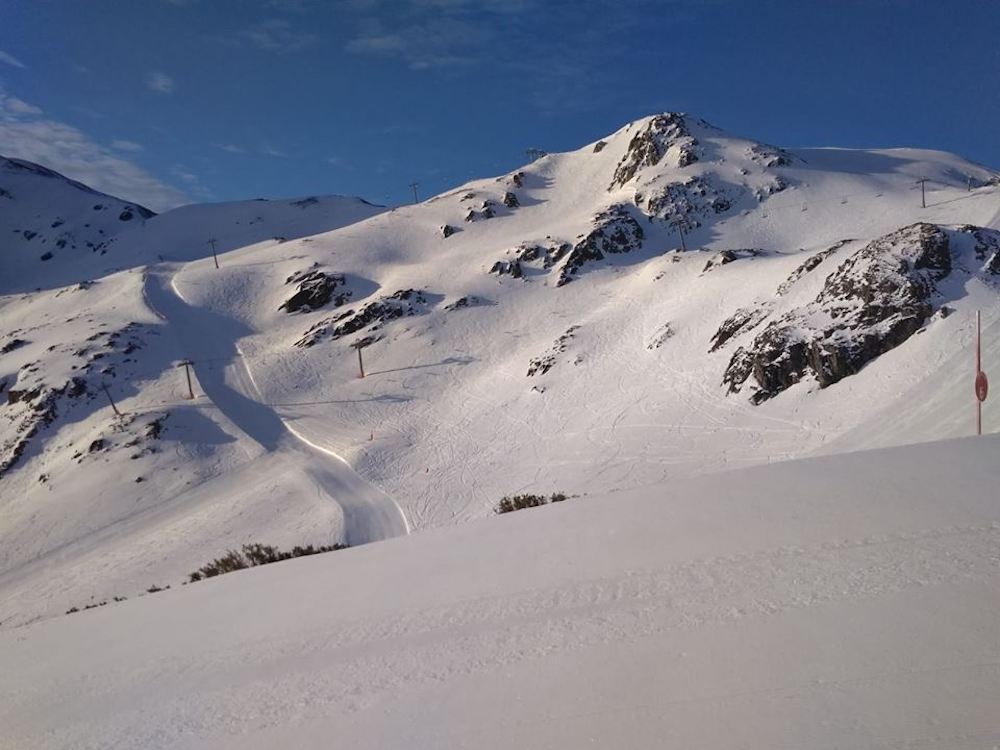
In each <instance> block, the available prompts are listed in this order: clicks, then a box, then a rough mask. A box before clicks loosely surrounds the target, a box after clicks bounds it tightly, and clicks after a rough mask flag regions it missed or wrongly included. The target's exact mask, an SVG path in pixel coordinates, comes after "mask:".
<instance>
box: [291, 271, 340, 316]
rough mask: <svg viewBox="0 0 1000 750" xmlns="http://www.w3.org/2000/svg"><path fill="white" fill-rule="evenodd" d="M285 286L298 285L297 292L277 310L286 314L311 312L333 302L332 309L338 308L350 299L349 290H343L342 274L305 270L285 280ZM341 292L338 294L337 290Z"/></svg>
mask: <svg viewBox="0 0 1000 750" xmlns="http://www.w3.org/2000/svg"><path fill="white" fill-rule="evenodd" d="M285 283H286V284H295V283H298V285H299V286H298V290H297V291H296V292H295V294H293V295H292V296H291V297H289V298H288V299H287V300H285V301H284V302H283V303H282V304H281V306H280V307H278V309H279V310H284V311H285V312H288V313H295V312H311V311H312V310H319V309H320V308H322V307H326V306H327V305H328V304H330V302H331V301H332V302H333V306H334V307H340V306H341V305H343V304H345V303H346V302H347V301H348V300H349V299H350V297H351V291H350V290H349V289H343V286H344V284H345V279H344V275H343V274H339V273H323V272H322V271H316V270H306V271H300V272H298V273H295V274H292V275H291V276H289V277H288V278H287V279H285ZM338 289H341V290H342V291H340V292H338V291H337V290H338Z"/></svg>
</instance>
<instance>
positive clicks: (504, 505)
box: [493, 492, 569, 515]
mask: <svg viewBox="0 0 1000 750" xmlns="http://www.w3.org/2000/svg"><path fill="white" fill-rule="evenodd" d="M567 498H569V495H566V494H565V493H563V492H553V493H552V494H551V495H549V496H548V497H546V496H545V495H513V496H510V497H508V496H504V497H502V498H500V502H499V503H497V504H496V507H495V508H494V509H493V512H494V513H496V514H497V515H500V514H501V513H513V512H514V511H515V510H524V509H525V508H537V507H539V506H540V505H548V504H549V503H561V502H562V501H563V500H566V499H567Z"/></svg>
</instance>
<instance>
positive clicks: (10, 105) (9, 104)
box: [0, 93, 42, 115]
mask: <svg viewBox="0 0 1000 750" xmlns="http://www.w3.org/2000/svg"><path fill="white" fill-rule="evenodd" d="M0 108H2V109H3V110H4V111H7V112H10V113H11V114H14V115H40V114H42V109H41V107H36V106H35V105H34V104H28V103H27V102H26V101H24V100H23V99H18V98H17V97H16V96H4V95H3V94H2V93H0Z"/></svg>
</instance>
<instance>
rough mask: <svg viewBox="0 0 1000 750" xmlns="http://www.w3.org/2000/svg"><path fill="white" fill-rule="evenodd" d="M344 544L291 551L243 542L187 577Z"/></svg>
mask: <svg viewBox="0 0 1000 750" xmlns="http://www.w3.org/2000/svg"><path fill="white" fill-rule="evenodd" d="M348 546H349V545H346V544H331V545H326V546H324V545H320V546H318V547H315V546H313V545H311V544H307V545H305V546H304V547H300V546H295V547H292V549H291V551H290V552H289V551H282V550H279V549H278V548H277V547H273V546H271V545H270V544H258V543H256V542H254V543H252V544H244V545H243V547H242V548H241V549H239V550H229V551H228V552H227V553H226V554H224V555H223V556H222V557H217V558H215V559H214V560H212V562H210V563H208V564H207V565H203V566H202V567H200V568H199V569H198V570H196V571H194V572H193V573H190V574H189V575H188V578H189V579H190V582H191V583H194V582H195V581H200V580H201V579H202V578H213V577H215V576H220V575H223V574H225V573H232V572H233V571H234V570H243V569H244V568H255V567H257V566H258V565H267V564H269V563H275V562H281V561H282V560H290V559H292V558H293V557H305V556H306V555H318V554H320V553H321V552H335V551H336V550H339V549H346V548H347V547H348Z"/></svg>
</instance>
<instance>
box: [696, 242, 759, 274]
mask: <svg viewBox="0 0 1000 750" xmlns="http://www.w3.org/2000/svg"><path fill="white" fill-rule="evenodd" d="M763 254H764V251H763V250H760V249H758V248H754V247H747V248H739V249H735V250H732V249H730V250H720V251H719V252H717V253H716V254H715V255H713V256H712V257H711V258H709V259H708V262H707V263H706V264H705V267H704V268H703V269H702V273H707V272H708V271H711V270H712V269H713V268H718V267H720V266H726V265H729V264H730V263H734V262H735V261H738V260H744V259H746V258H756V257H757V256H758V255H763Z"/></svg>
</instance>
